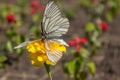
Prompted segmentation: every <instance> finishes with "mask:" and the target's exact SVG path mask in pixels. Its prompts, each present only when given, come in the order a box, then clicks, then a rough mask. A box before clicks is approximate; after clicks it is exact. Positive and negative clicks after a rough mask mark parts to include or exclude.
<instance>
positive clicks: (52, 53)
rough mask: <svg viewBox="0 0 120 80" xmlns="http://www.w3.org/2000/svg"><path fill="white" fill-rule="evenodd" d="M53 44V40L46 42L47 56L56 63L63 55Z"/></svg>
mask: <svg viewBox="0 0 120 80" xmlns="http://www.w3.org/2000/svg"><path fill="white" fill-rule="evenodd" d="M52 42H53V41H52V40H45V46H46V55H47V57H48V59H49V60H50V61H51V62H53V63H56V62H58V60H59V59H60V58H61V57H62V55H63V53H62V52H61V51H59V50H58V49H57V48H54V47H55V46H54V45H53V44H52Z"/></svg>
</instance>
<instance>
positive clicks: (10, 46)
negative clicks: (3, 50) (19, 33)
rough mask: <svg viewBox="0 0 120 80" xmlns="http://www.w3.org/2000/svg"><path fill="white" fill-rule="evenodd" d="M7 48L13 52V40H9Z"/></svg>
mask: <svg viewBox="0 0 120 80" xmlns="http://www.w3.org/2000/svg"><path fill="white" fill-rule="evenodd" d="M7 49H8V51H9V52H10V53H12V52H13V45H12V42H11V41H7Z"/></svg>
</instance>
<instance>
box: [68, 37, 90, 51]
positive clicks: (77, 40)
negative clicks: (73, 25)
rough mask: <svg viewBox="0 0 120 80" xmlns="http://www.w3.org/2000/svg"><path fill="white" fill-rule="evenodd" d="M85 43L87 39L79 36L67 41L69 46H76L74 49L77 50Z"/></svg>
mask: <svg viewBox="0 0 120 80" xmlns="http://www.w3.org/2000/svg"><path fill="white" fill-rule="evenodd" d="M86 43H88V40H87V39H86V38H82V39H80V38H79V37H75V38H74V39H73V40H71V41H69V42H68V44H69V46H70V47H76V51H79V50H80V48H81V45H84V44H86Z"/></svg>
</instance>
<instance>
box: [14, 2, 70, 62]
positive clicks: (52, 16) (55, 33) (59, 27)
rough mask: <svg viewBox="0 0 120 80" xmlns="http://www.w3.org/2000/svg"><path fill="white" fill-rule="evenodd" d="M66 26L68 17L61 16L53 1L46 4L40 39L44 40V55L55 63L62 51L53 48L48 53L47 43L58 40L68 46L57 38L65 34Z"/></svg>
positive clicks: (48, 45)
mask: <svg viewBox="0 0 120 80" xmlns="http://www.w3.org/2000/svg"><path fill="white" fill-rule="evenodd" d="M68 28H69V21H68V19H67V18H64V17H62V16H61V12H60V9H59V7H58V6H57V5H56V4H55V3H54V1H50V2H49V3H48V4H47V5H46V8H45V11H44V14H43V21H42V25H41V34H42V39H40V40H43V41H44V44H45V48H46V55H47V58H48V59H49V60H50V61H51V62H54V63H56V62H57V61H58V60H59V59H60V58H61V57H62V52H60V51H58V50H57V49H56V50H54V52H55V53H54V54H53V53H50V52H49V50H50V44H49V43H51V42H58V43H59V44H60V45H65V46H68V44H67V43H66V42H65V41H64V40H63V39H60V38H59V37H60V36H62V35H63V34H66V32H67V31H68ZM34 41H36V40H34ZM34 41H26V42H23V43H21V44H20V45H18V46H16V47H15V49H16V48H21V47H23V46H26V45H27V44H29V43H31V42H34Z"/></svg>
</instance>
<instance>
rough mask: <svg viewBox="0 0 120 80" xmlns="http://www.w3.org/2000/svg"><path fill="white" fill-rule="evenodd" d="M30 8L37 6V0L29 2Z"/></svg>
mask: <svg viewBox="0 0 120 80" xmlns="http://www.w3.org/2000/svg"><path fill="white" fill-rule="evenodd" d="M30 7H31V8H38V1H33V2H31V3H30Z"/></svg>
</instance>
